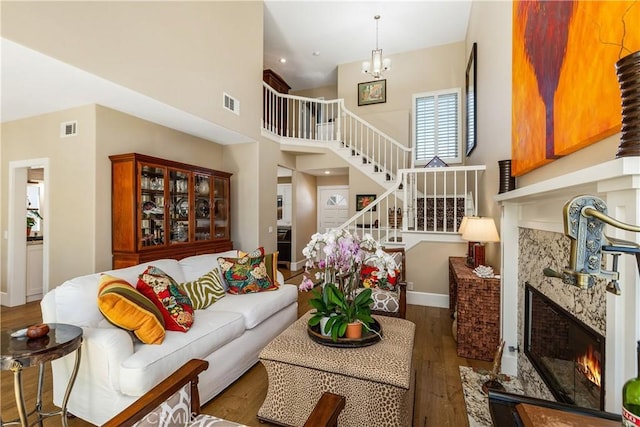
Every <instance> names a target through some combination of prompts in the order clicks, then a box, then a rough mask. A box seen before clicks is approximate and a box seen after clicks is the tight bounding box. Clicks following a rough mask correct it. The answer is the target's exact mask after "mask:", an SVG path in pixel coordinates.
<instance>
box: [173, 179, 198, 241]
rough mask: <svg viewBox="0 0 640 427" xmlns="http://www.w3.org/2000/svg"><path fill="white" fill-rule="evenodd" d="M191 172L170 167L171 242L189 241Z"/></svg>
mask: <svg viewBox="0 0 640 427" xmlns="http://www.w3.org/2000/svg"><path fill="white" fill-rule="evenodd" d="M190 176H191V174H190V173H189V172H188V171H182V170H176V169H169V197H170V199H171V204H170V206H169V208H170V214H169V216H170V221H169V231H170V236H171V237H170V238H169V243H170V244H178V243H184V242H188V241H189V216H190V211H191V209H190V206H191V203H189V189H190V188H191V185H192V183H191V179H190Z"/></svg>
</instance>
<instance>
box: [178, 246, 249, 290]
mask: <svg viewBox="0 0 640 427" xmlns="http://www.w3.org/2000/svg"><path fill="white" fill-rule="evenodd" d="M237 256H238V251H237V250H235V249H234V250H231V251H226V252H219V253H216V254H203V255H194V256H190V257H187V258H183V259H181V260H180V261H178V263H179V265H180V268H181V270H182V273H183V274H184V280H183V281H182V282H188V281H191V280H196V279H197V278H198V277H201V276H203V275H205V274H206V273H208V272H209V271H211V270H213V269H214V268H216V267H218V257H230V258H236V257H237ZM169 274H171V273H169ZM174 279H176V280H178V279H177V278H176V277H175V276H174ZM179 283H181V281H179ZM223 284H224V282H223ZM225 290H226V289H225Z"/></svg>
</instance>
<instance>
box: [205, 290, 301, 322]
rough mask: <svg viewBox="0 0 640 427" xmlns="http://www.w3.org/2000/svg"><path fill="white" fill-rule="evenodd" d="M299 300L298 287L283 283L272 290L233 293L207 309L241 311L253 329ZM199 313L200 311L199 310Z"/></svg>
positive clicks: (245, 320)
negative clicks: (240, 293)
mask: <svg viewBox="0 0 640 427" xmlns="http://www.w3.org/2000/svg"><path fill="white" fill-rule="evenodd" d="M297 300H298V287H297V286H295V285H282V286H280V287H279V288H278V289H275V290H273V291H271V292H259V293H251V294H242V295H233V294H227V296H226V297H224V298H222V299H221V300H220V301H218V302H216V303H215V304H213V305H212V306H210V307H209V308H207V310H206V311H213V312H222V311H225V312H226V311H231V312H235V313H239V314H241V315H242V317H243V318H244V322H245V327H246V328H247V329H252V328H254V327H256V326H257V325H259V324H260V323H262V322H263V321H265V320H266V319H268V318H269V317H271V316H272V315H273V314H275V313H277V312H278V311H280V310H282V309H283V308H285V307H287V306H289V305H291V304H293V303H294V302H296V301H297ZM198 313H200V312H199V311H198Z"/></svg>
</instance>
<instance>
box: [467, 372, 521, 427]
mask: <svg viewBox="0 0 640 427" xmlns="http://www.w3.org/2000/svg"><path fill="white" fill-rule="evenodd" d="M459 368H460V380H461V381H462V391H463V393H464V403H465V405H466V407H467V416H468V417H469V427H492V426H493V423H492V422H491V414H490V413H489V402H488V400H487V395H486V394H485V393H484V392H483V391H482V384H484V382H485V381H487V380H488V379H489V373H488V372H487V371H486V370H484V369H483V370H476V369H474V368H471V367H469V366H459ZM500 382H501V383H502V385H503V386H504V388H505V389H506V391H508V392H509V393H516V394H524V391H523V389H522V384H521V382H520V380H519V379H517V378H515V377H505V378H500Z"/></svg>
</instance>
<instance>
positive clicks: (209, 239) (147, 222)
mask: <svg viewBox="0 0 640 427" xmlns="http://www.w3.org/2000/svg"><path fill="white" fill-rule="evenodd" d="M109 158H110V159H111V171H112V185H113V187H112V201H113V202H112V232H113V236H112V250H113V268H123V267H127V266H131V265H135V264H139V263H142V262H146V261H152V260H156V259H160V258H175V259H180V258H184V257H186V256H191V255H197V254H205V253H215V252H221V251H226V250H230V249H232V248H233V244H232V242H231V237H230V230H231V225H230V221H229V218H230V217H231V215H230V213H231V212H230V203H229V201H230V200H229V197H228V195H229V194H230V193H231V192H230V178H231V174H230V173H227V172H221V171H217V170H213V169H207V168H203V167H199V166H193V165H188V164H185V163H179V162H174V161H171V160H165V159H160V158H157V157H151V156H146V155H143V154H138V153H128V154H120V155H114V156H109ZM210 189H213V190H214V191H212V190H210ZM214 193H215V197H213V196H214ZM144 204H147V205H145V209H148V210H151V209H153V212H148V211H146V212H145V211H143V205H144ZM214 212H215V214H214ZM214 215H215V224H214Z"/></svg>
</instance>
